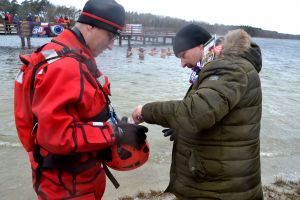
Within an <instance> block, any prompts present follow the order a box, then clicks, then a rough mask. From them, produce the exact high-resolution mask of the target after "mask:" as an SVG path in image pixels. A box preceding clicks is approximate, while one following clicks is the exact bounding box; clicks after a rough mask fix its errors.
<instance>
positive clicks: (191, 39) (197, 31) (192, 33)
mask: <svg viewBox="0 0 300 200" xmlns="http://www.w3.org/2000/svg"><path fill="white" fill-rule="evenodd" d="M210 38H211V35H210V34H209V32H207V31H206V30H205V29H204V28H202V27H201V26H198V25H196V24H189V25H186V26H184V27H183V28H181V29H180V30H179V31H178V32H177V33H176V36H175V39H174V42H173V51H174V53H175V55H176V56H177V57H178V54H179V53H180V52H183V51H186V50H188V49H191V48H194V47H196V46H198V45H200V44H205V43H206V42H207V41H208V40H209V39H210Z"/></svg>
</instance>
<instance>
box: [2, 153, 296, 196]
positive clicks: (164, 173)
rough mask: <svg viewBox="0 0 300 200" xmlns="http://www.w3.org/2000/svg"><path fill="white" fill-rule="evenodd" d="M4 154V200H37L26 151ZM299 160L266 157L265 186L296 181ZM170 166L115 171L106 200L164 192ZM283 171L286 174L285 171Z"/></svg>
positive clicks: (152, 163)
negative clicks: (114, 183)
mask: <svg viewBox="0 0 300 200" xmlns="http://www.w3.org/2000/svg"><path fill="white" fill-rule="evenodd" d="M0 151H1V154H0V160H1V162H0V168H1V171H0V194H1V196H0V199H1V200H8V199H13V200H32V199H36V196H35V193H34V191H33V188H32V185H31V169H30V167H29V163H28V160H27V155H26V153H25V151H24V150H23V149H22V148H20V147H0ZM299 159H300V155H294V156H288V157H276V158H274V157H272V158H268V157H263V158H262V182H263V185H268V184H270V183H272V182H273V181H274V180H275V177H277V176H281V177H282V178H283V179H285V178H287V179H292V178H293V177H284V175H285V173H288V174H292V173H293V172H294V173H295V174H297V173H299V172H300V166H299V165H298V164H297V162H293V161H297V160H299ZM287 165H288V166H287ZM169 166H170V161H169V159H166V160H165V161H164V162H157V161H156V160H155V158H153V157H152V158H150V160H149V162H148V163H146V164H145V166H143V167H141V168H139V169H137V170H134V171H131V172H116V171H112V173H113V174H114V175H115V177H116V178H117V179H118V181H119V183H120V184H121V186H120V188H119V189H117V190H116V189H115V188H114V187H113V186H112V184H111V183H110V182H109V180H108V181H107V187H106V191H105V195H104V197H103V200H115V199H116V200H117V199H118V198H120V197H124V196H133V195H136V194H137V193H138V192H139V191H147V192H148V191H150V190H156V191H161V190H164V189H165V187H166V186H167V184H168V181H169ZM283 169H285V170H284V171H283ZM287 170H288V171H287Z"/></svg>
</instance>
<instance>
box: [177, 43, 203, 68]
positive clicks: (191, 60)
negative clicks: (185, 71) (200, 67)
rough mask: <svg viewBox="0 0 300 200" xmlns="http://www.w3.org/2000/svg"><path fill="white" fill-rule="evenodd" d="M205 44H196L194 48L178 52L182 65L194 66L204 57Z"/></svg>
mask: <svg viewBox="0 0 300 200" xmlns="http://www.w3.org/2000/svg"><path fill="white" fill-rule="evenodd" d="M202 55H203V45H199V46H196V47H194V48H192V49H188V50H186V51H182V52H180V53H179V54H178V57H179V58H180V60H181V66H182V67H188V68H191V69H192V68H194V67H195V65H196V64H197V62H198V61H199V60H200V59H201V58H202Z"/></svg>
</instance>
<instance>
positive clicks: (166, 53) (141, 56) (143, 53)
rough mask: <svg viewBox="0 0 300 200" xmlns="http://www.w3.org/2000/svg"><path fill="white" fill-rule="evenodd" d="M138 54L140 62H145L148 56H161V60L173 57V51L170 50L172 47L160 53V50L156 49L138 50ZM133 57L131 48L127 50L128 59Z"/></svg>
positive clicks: (162, 49)
mask: <svg viewBox="0 0 300 200" xmlns="http://www.w3.org/2000/svg"><path fill="white" fill-rule="evenodd" d="M136 54H137V55H138V57H139V59H140V60H144V59H145V56H146V55H149V56H156V55H158V54H159V55H160V57H161V58H166V57H167V56H171V55H172V54H173V51H172V50H171V49H170V47H167V48H163V47H162V48H161V49H160V53H159V50H158V49H157V48H156V47H153V48H151V49H150V50H148V52H147V50H146V49H145V48H143V47H138V48H136ZM132 56H133V49H132V47H131V46H129V47H128V48H127V52H126V57H127V58H131V57H132Z"/></svg>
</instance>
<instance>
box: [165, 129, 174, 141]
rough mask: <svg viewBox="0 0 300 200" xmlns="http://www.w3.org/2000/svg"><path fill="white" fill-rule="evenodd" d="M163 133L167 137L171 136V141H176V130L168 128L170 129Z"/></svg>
mask: <svg viewBox="0 0 300 200" xmlns="http://www.w3.org/2000/svg"><path fill="white" fill-rule="evenodd" d="M162 132H163V133H164V136H165V137H168V136H170V141H174V139H175V130H174V129H171V128H168V129H164V130H162Z"/></svg>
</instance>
